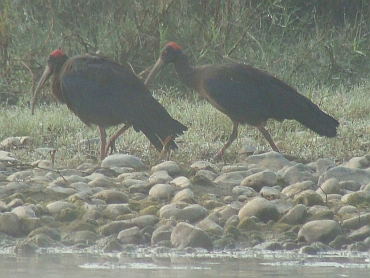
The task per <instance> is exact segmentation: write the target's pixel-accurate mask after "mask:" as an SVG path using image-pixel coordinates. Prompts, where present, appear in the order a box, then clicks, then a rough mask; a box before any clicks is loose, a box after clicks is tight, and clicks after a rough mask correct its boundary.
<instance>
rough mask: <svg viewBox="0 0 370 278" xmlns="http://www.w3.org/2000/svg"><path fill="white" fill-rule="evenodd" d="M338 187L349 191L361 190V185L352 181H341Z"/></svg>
mask: <svg viewBox="0 0 370 278" xmlns="http://www.w3.org/2000/svg"><path fill="white" fill-rule="evenodd" d="M339 185H340V187H341V188H344V189H346V190H350V191H358V190H360V189H361V183H359V182H355V181H353V180H348V181H341V182H339Z"/></svg>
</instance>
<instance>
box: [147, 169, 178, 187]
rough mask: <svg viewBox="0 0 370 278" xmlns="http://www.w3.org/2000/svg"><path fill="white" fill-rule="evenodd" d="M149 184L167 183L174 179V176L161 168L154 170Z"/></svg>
mask: <svg viewBox="0 0 370 278" xmlns="http://www.w3.org/2000/svg"><path fill="white" fill-rule="evenodd" d="M148 180H149V184H150V185H154V184H158V183H167V182H170V181H172V180H173V179H172V177H171V176H170V175H169V174H168V173H167V171H164V170H160V171H156V172H154V173H153V174H152V175H151V176H150V177H149V179H148Z"/></svg>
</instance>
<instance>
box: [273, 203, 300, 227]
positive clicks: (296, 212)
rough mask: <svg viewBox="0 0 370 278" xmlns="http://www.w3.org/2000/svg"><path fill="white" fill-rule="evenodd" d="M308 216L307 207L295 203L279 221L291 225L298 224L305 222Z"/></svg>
mask: <svg viewBox="0 0 370 278" xmlns="http://www.w3.org/2000/svg"><path fill="white" fill-rule="evenodd" d="M306 216H307V207H306V206H305V205H303V204H298V205H295V206H294V207H293V208H292V209H291V210H290V211H289V212H288V213H287V214H285V215H284V216H283V217H282V218H281V219H280V220H279V222H282V223H286V224H289V225H297V224H302V223H304V221H305V219H306Z"/></svg>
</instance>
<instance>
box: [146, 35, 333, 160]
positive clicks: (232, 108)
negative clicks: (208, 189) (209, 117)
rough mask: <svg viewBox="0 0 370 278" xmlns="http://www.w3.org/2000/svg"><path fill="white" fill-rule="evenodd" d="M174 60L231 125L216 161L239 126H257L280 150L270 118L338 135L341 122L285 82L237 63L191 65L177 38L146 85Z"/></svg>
mask: <svg viewBox="0 0 370 278" xmlns="http://www.w3.org/2000/svg"><path fill="white" fill-rule="evenodd" d="M170 63H173V64H174V65H175V69H176V72H177V75H178V77H179V78H180V79H181V80H182V81H183V82H184V83H185V85H187V86H189V87H190V88H192V89H194V90H195V91H197V92H198V93H199V94H201V95H202V96H203V97H204V98H205V99H206V100H207V101H209V102H210V103H211V104H212V105H213V106H214V107H215V108H216V109H218V110H219V111H221V112H222V113H224V114H226V115H227V116H228V117H229V118H230V119H231V121H232V123H233V128H232V133H231V135H230V137H229V139H228V141H227V142H226V144H225V145H224V146H223V148H222V149H221V150H220V151H219V152H218V153H217V154H216V156H215V159H220V158H221V157H222V155H223V154H224V152H225V150H226V149H227V148H228V147H229V146H230V145H231V143H232V142H233V141H234V140H235V139H236V137H237V135H238V125H239V124H248V125H251V126H255V127H257V128H258V130H259V131H260V132H261V133H262V134H263V136H264V137H265V138H266V140H267V141H268V142H269V144H270V146H271V148H272V149H273V150H274V151H277V152H279V149H278V148H277V147H276V145H275V143H274V141H273V140H272V138H271V135H270V134H269V132H268V131H267V130H266V129H265V128H264V126H265V125H266V123H267V120H268V119H270V118H272V119H275V120H278V121H283V120H284V119H289V120H296V121H298V122H300V123H301V124H303V125H304V126H306V127H308V128H309V129H311V130H313V131H314V132H316V133H318V134H319V135H323V136H327V137H334V136H336V135H337V127H338V125H339V122H338V121H337V120H335V119H334V118H332V117H331V116H329V115H327V114H326V113H324V112H323V111H321V110H320V108H319V107H318V106H317V105H316V104H314V103H312V102H311V101H310V100H309V99H308V98H306V97H305V96H303V95H301V94H299V93H298V92H297V91H296V90H295V89H293V88H292V87H290V86H289V85H287V84H286V83H284V82H283V81H281V80H279V79H277V78H275V77H273V76H272V75H270V74H268V73H266V72H264V71H261V70H258V69H256V68H253V67H251V66H249V65H244V64H238V63H234V64H215V65H203V66H198V67H192V66H190V64H189V61H188V57H187V55H186V54H185V53H184V52H183V51H182V50H181V47H180V46H179V45H177V44H176V43H174V42H170V43H168V44H167V45H166V46H165V47H164V48H163V50H162V53H161V56H160V57H159V59H158V60H157V62H156V63H155V65H154V66H153V69H152V70H151V72H150V73H149V75H148V77H147V79H146V81H145V84H148V82H149V81H150V80H151V79H152V78H153V76H154V75H155V73H156V72H157V71H158V70H159V69H160V68H161V67H162V66H164V65H166V64H170Z"/></svg>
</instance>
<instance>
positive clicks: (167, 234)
mask: <svg viewBox="0 0 370 278" xmlns="http://www.w3.org/2000/svg"><path fill="white" fill-rule="evenodd" d="M173 228H174V227H173V226H172V225H169V224H165V225H161V226H159V227H158V228H157V229H155V230H154V232H153V234H152V238H151V244H152V245H156V244H158V243H159V242H163V241H170V240H171V233H172V231H173Z"/></svg>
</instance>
